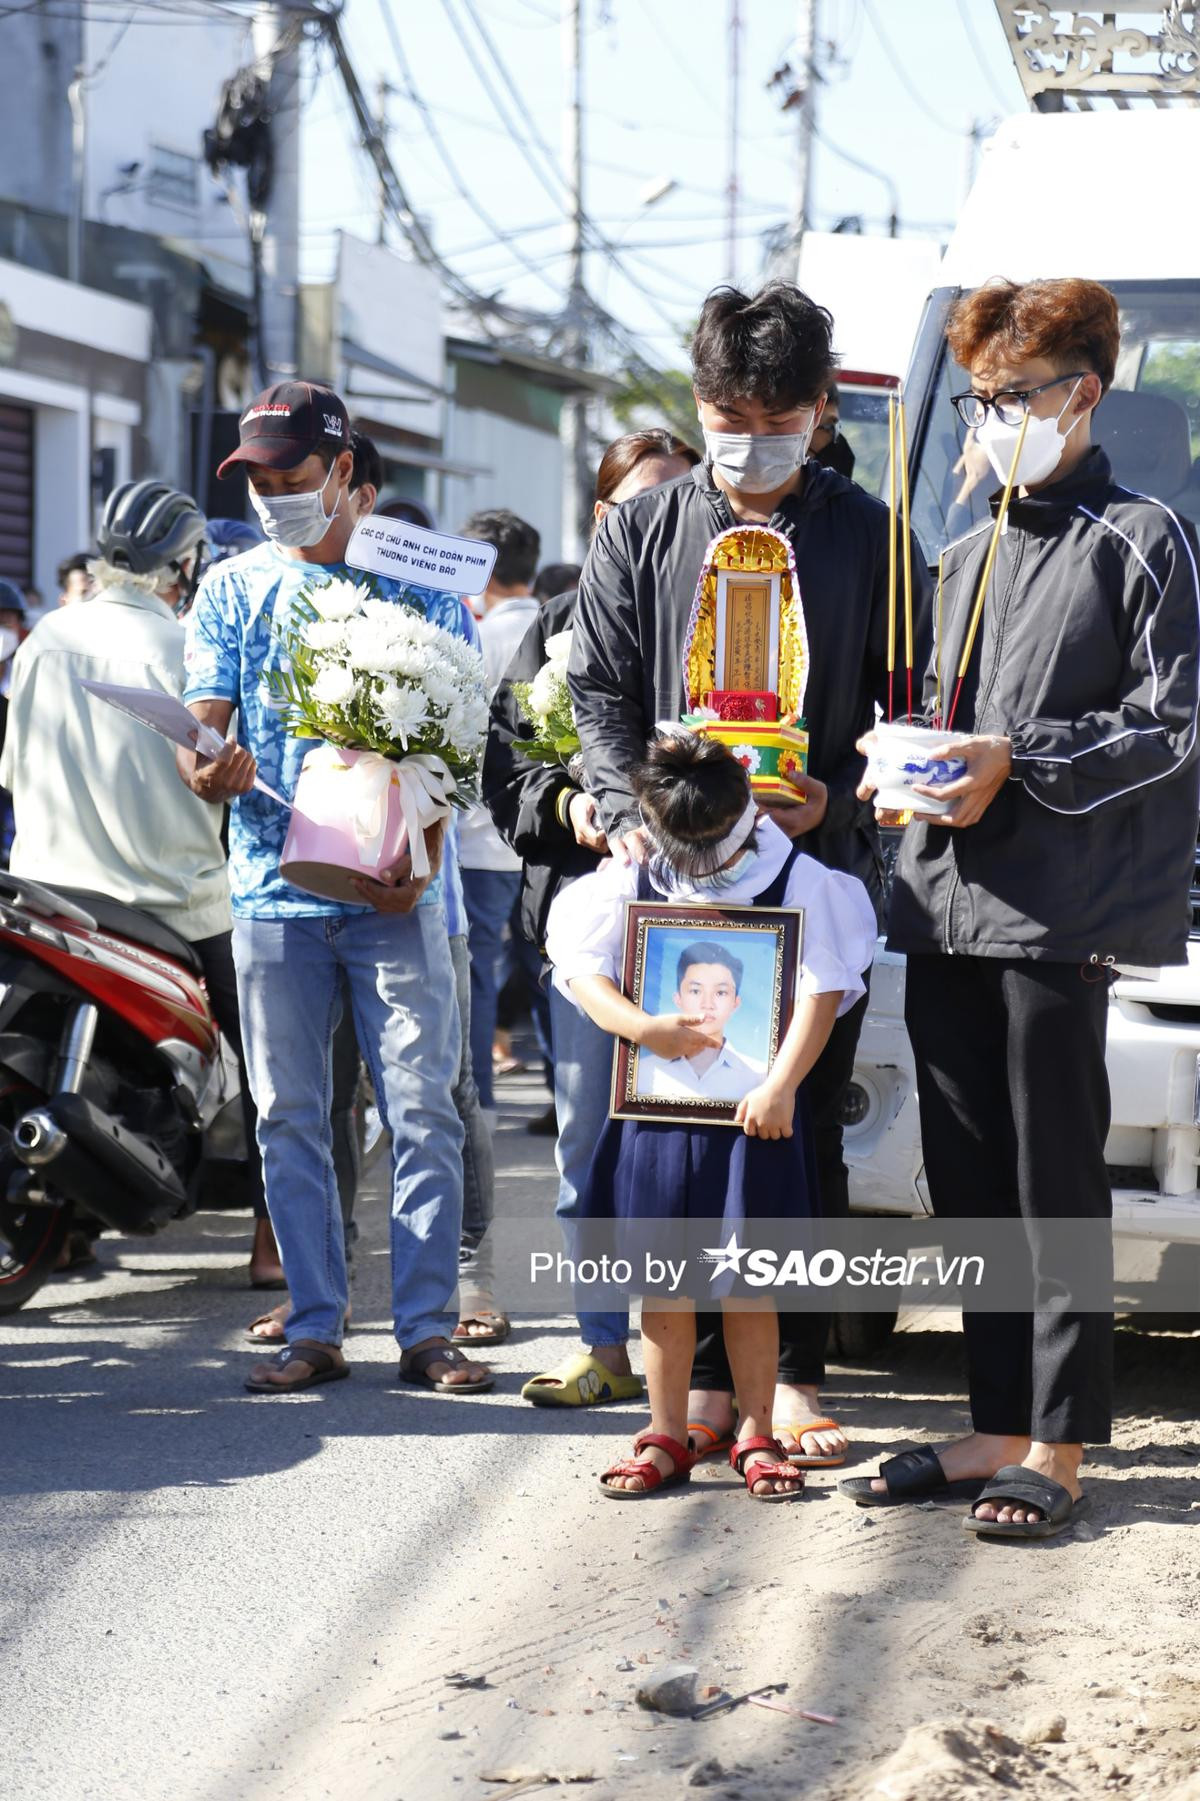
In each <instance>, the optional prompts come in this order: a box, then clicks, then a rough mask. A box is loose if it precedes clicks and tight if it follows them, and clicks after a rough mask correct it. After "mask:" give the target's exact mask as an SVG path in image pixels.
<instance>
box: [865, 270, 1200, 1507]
mask: <svg viewBox="0 0 1200 1801" xmlns="http://www.w3.org/2000/svg"><path fill="white" fill-rule="evenodd" d="M1118 340H1119V319H1118V314H1117V306H1116V302H1115V300H1114V299H1113V296H1112V295H1111V294H1110V293H1109V292H1108V290H1107V289H1106V288H1103V287H1100V286H1099V285H1098V284H1097V283H1095V282H1089V281H1078V280H1072V281H1041V282H1029V283H1027V284H1025V285H1023V286H1016V285H1014V284H1013V283H1011V282H998V283H993V284H989V285H988V286H987V287H984V288H981V289H979V290H978V291H977V292H976V293H974V294H972V295H970V296H968V297H967V298H966V299H965V300H963V301H962V302H960V304H959V306H958V307H957V309H956V311H955V313H954V315H953V316H952V318H951V322H950V327H949V342H950V348H951V350H952V351H953V353H954V355H955V357H956V358H957V360H958V361H959V363H960V364H961V365H962V366H963V368H965V369H967V370H969V372H970V378H971V381H970V391H969V392H967V393H964V394H961V395H959V396H957V397H956V398H955V405H956V406H957V407H958V409H959V412H960V415H961V417H962V419H963V421H964V423H965V424H967V425H968V426H970V427H972V428H973V430H974V432H975V435H976V439H977V441H978V443H979V444H980V445H981V446H982V448H983V449H984V450H985V451H986V452H987V455H988V457H989V459H990V461H991V462H992V465H993V468H994V470H995V473H996V477H997V479H998V480H1003V479H1005V478H1006V477H1007V476H1008V473H1009V469H1010V466H1011V463H1012V458H1013V455H1014V452H1015V451H1016V449H1017V446H1018V439H1019V434H1020V431H1021V428H1022V421H1023V420H1024V418H1025V415H1026V412H1028V415H1029V422H1028V425H1027V426H1026V428H1025V438H1024V443H1023V444H1022V445H1021V454H1020V460H1019V463H1018V467H1017V471H1016V482H1017V484H1018V486H1017V487H1016V488H1015V489H1014V498H1013V502H1012V505H1011V507H1010V509H1009V512H1008V516H1007V522H1006V526H1005V529H1004V531H1003V533H1002V534H1001V535H1000V537H999V538H998V540H997V547H998V554H997V559H996V564H995V568H994V571H993V573H992V577H991V581H990V584H989V587H988V590H987V594H986V600H985V605H984V610H983V615H982V620H983V623H982V628H981V630H980V631H979V634H978V640H977V642H976V644H975V646H974V649H973V652H972V655H971V660H970V663H969V665H968V669H967V673H966V678H965V680H964V683H963V690H962V696H961V699H960V701H959V704H958V709H957V715H956V717H954V718H953V719H952V720H948V721H947V722H946V723H947V724H948V725H950V724H952V725H953V726H954V727H955V728H956V729H958V730H960V731H966V732H968V733H970V734H971V737H970V739H969V741H968V742H967V743H966V744H965V745H960V746H958V747H956V751H955V754H956V755H958V756H962V757H965V759H966V762H967V773H966V774H965V776H964V777H963V778H962V779H961V780H960V781H959V782H957V783H955V784H952V785H950V786H948V787H944V788H941V789H939V790H938V793H939V794H940V795H941V796H942V797H943V798H950V799H951V800H952V801H953V808H952V811H951V812H950V813H949V814H948V815H947V816H946V817H944V818H938V819H934V818H933V817H931V816H928V817H927V816H922V815H920V814H918V815H917V819H916V821H915V822H914V823H913V824H912V825H911V826H910V827H909V829H908V831H907V833H906V835H905V840H904V844H903V848H902V850H901V855H900V862H899V867H898V870H897V876H896V884H895V889H894V892H893V899H892V916H891V933H890V938H889V943H890V945H891V946H892V947H893V948H894V949H896V950H901V951H906V952H907V953H908V977H907V999H906V1008H905V1011H906V1019H907V1024H908V1029H909V1034H910V1036H911V1038H912V1044H913V1051H914V1055H915V1058H916V1064H917V1083H918V1090H919V1094H920V1107H921V1130H922V1138H923V1141H924V1151H925V1172H926V1177H927V1180H928V1183H929V1191H930V1196H931V1199H932V1202H933V1206H934V1209H935V1211H937V1212H938V1213H942V1214H946V1215H954V1216H958V1217H964V1216H965V1217H970V1218H987V1219H1012V1220H1018V1219H1020V1220H1023V1221H1024V1233H1023V1234H1022V1241H1023V1242H1027V1243H1028V1246H1029V1250H1030V1253H1031V1255H1032V1262H1033V1268H1034V1272H1035V1275H1036V1278H1037V1282H1038V1287H1037V1288H1036V1289H1035V1291H1034V1294H1035V1300H1036V1299H1038V1298H1040V1297H1042V1296H1046V1297H1048V1298H1051V1300H1052V1301H1055V1300H1056V1301H1057V1303H1058V1310H1055V1308H1054V1306H1053V1305H1051V1306H1050V1307H1048V1308H1046V1309H1045V1310H1039V1311H1036V1312H1034V1313H1033V1314H1030V1313H1028V1312H1025V1313H1012V1314H997V1313H979V1312H971V1311H970V1310H968V1311H967V1313H966V1315H965V1318H964V1331H965V1336H966V1346H967V1356H968V1363H969V1370H970V1397H971V1415H972V1423H973V1425H974V1428H975V1429H974V1432H973V1433H972V1434H971V1435H970V1436H969V1437H967V1438H965V1439H962V1440H959V1441H957V1442H955V1443H953V1444H951V1445H947V1446H946V1447H944V1448H943V1449H942V1450H941V1451H940V1452H939V1453H938V1454H937V1455H936V1456H935V1455H934V1454H933V1453H932V1452H926V1453H919V1454H916V1455H918V1456H919V1457H920V1458H921V1460H922V1466H921V1467H920V1468H917V1467H916V1466H915V1464H913V1462H912V1459H913V1457H914V1454H913V1453H906V1454H905V1458H907V1460H908V1461H907V1462H906V1461H905V1458H901V1459H896V1460H894V1463H893V1465H892V1466H890V1475H891V1487H892V1492H893V1495H896V1494H901V1495H902V1496H903V1498H905V1499H920V1498H921V1496H922V1495H927V1494H930V1493H934V1492H938V1491H939V1490H941V1491H943V1492H944V1487H945V1483H946V1482H947V1481H949V1482H951V1483H955V1484H957V1485H959V1491H960V1492H963V1493H967V1492H969V1489H968V1485H969V1484H973V1487H974V1491H975V1492H976V1493H977V1492H978V1491H979V1489H980V1487H981V1481H980V1479H981V1478H994V1480H991V1481H990V1482H989V1484H988V1487H987V1489H986V1490H985V1491H984V1494H983V1497H982V1498H981V1499H978V1500H977V1501H976V1502H975V1506H974V1508H973V1510H972V1513H971V1514H970V1515H969V1516H968V1519H967V1522H966V1523H967V1524H968V1525H969V1526H970V1527H971V1528H972V1529H973V1530H976V1531H980V1530H982V1531H984V1532H986V1533H987V1534H988V1535H989V1536H994V1535H998V1534H1003V1535H1005V1536H1008V1537H1034V1536H1036V1537H1044V1536H1048V1535H1049V1534H1050V1533H1051V1532H1054V1531H1057V1530H1061V1528H1062V1526H1063V1525H1064V1524H1065V1523H1066V1522H1067V1521H1068V1520H1069V1519H1070V1517H1071V1515H1072V1512H1073V1510H1074V1505H1075V1503H1076V1502H1077V1501H1078V1499H1079V1496H1080V1485H1079V1478H1078V1471H1079V1465H1080V1463H1081V1461H1082V1457H1083V1445H1084V1443H1085V1441H1086V1442H1093V1443H1103V1442H1105V1441H1106V1440H1107V1438H1108V1436H1109V1430H1110V1423H1111V1413H1110V1410H1111V1361H1112V1318H1111V1314H1110V1313H1098V1312H1090V1313H1089V1312H1082V1311H1080V1312H1069V1311H1064V1310H1062V1307H1061V1302H1062V1297H1063V1292H1064V1288H1065V1290H1066V1291H1067V1292H1068V1293H1069V1290H1070V1286H1071V1282H1070V1278H1071V1276H1072V1274H1073V1273H1074V1274H1078V1273H1079V1264H1080V1260H1081V1258H1082V1256H1083V1253H1084V1248H1085V1244H1086V1248H1087V1249H1088V1250H1089V1251H1090V1253H1091V1255H1092V1259H1093V1265H1094V1263H1095V1259H1096V1255H1097V1252H1099V1253H1100V1255H1101V1256H1102V1259H1103V1261H1104V1263H1105V1264H1108V1263H1109V1260H1110V1252H1111V1244H1110V1234H1109V1228H1108V1225H1107V1221H1108V1219H1109V1218H1110V1216H1111V1211H1112V1200H1111V1194H1110V1189H1109V1182H1108V1176H1107V1172H1106V1169H1105V1163H1104V1144H1105V1138H1106V1136H1107V1132H1108V1123H1109V1101H1108V1081H1107V1074H1106V1070H1105V1061H1104V1038H1105V1022H1106V1016H1107V1011H1108V987H1109V982H1110V980H1111V976H1112V972H1113V971H1114V970H1115V969H1117V968H1119V967H1120V966H1122V965H1125V964H1135V965H1160V964H1164V963H1182V962H1183V961H1184V960H1185V957H1186V943H1187V932H1188V923H1189V909H1188V886H1189V881H1190V877H1191V871H1192V867H1193V859H1194V855H1195V844H1196V823H1197V805H1198V795H1197V784H1198V774H1200V766H1198V764H1197V758H1196V709H1197V700H1198V686H1197V682H1198V656H1200V626H1198V609H1200V583H1198V581H1197V553H1196V542H1195V534H1194V532H1193V530H1192V528H1191V526H1190V525H1187V524H1185V523H1183V522H1181V521H1180V520H1179V519H1177V518H1176V517H1175V516H1174V514H1172V513H1171V512H1170V511H1169V510H1168V509H1167V508H1166V507H1165V506H1163V505H1162V504H1161V503H1160V502H1159V501H1156V500H1153V499H1151V498H1148V497H1147V496H1145V495H1139V494H1133V493H1130V492H1129V490H1128V489H1125V488H1121V487H1119V486H1117V484H1116V483H1115V482H1114V481H1113V478H1112V470H1111V468H1110V466H1109V462H1108V458H1107V457H1106V456H1105V454H1104V452H1103V451H1102V450H1100V449H1099V448H1097V447H1095V446H1093V445H1092V444H1091V442H1090V422H1091V415H1092V412H1093V411H1094V409H1095V407H1096V406H1097V404H1098V403H1099V402H1100V400H1101V399H1102V397H1103V395H1104V394H1105V392H1106V391H1107V389H1108V387H1109V385H1110V383H1111V381H1112V378H1113V371H1114V366H1115V361H1116V353H1117V347H1118ZM997 504H998V502H997V499H995V498H994V499H993V501H992V506H993V510H994V509H995V508H996V506H997ZM991 530H992V528H991V524H990V523H988V524H986V525H984V526H980V527H978V528H977V529H976V530H975V531H974V532H973V533H969V534H968V535H967V536H966V537H965V538H962V539H960V540H959V541H958V543H957V544H955V545H953V546H951V548H950V549H949V550H948V551H947V552H946V555H945V593H944V619H945V642H944V644H943V646H942V651H941V656H940V659H938V661H939V662H940V665H941V667H942V669H944V670H946V671H951V672H956V671H957V669H958V667H959V664H960V661H961V658H962V654H963V651H964V648H965V645H966V642H967V636H968V626H969V619H970V616H971V614H972V612H973V610H974V602H975V597H976V591H977V588H978V585H979V581H980V576H981V573H982V569H983V565H984V559H985V556H986V552H987V546H988V542H989V538H990V536H991ZM934 686H935V684H934V682H933V681H932V680H931V681H930V682H928V683H927V685H926V700H927V702H928V703H929V705H930V708H931V711H936V710H937V704H938V703H937V701H936V699H935V694H934ZM943 704H944V703H943ZM865 791H866V790H865V789H864V792H865ZM925 792H927V793H930V792H932V791H931V790H925ZM1060 1219H1066V1220H1070V1221H1072V1222H1084V1223H1083V1224H1081V1225H1079V1226H1078V1228H1077V1236H1076V1238H1075V1241H1074V1243H1073V1244H1071V1245H1069V1248H1068V1250H1067V1254H1066V1257H1065V1258H1064V1256H1063V1253H1062V1250H1061V1248H1055V1247H1056V1246H1057V1247H1061V1244H1062V1235H1061V1232H1060V1231H1059V1229H1057V1228H1055V1227H1054V1226H1053V1225H1051V1224H1048V1222H1052V1221H1055V1220H1060ZM1086 1222H1092V1224H1091V1225H1090V1227H1089V1225H1088V1224H1087V1223H1086ZM1097 1228H1098V1229H1097ZM1068 1262H1069V1263H1070V1265H1071V1267H1070V1268H1068V1267H1067V1263H1068ZM1101 1273H1104V1272H1101ZM1056 1276H1057V1278H1058V1283H1057V1287H1056ZM900 1466H902V1467H900ZM1014 1466H1020V1467H1014ZM888 1473H889V1466H888V1465H885V1466H884V1474H882V1475H881V1477H880V1478H879V1480H878V1481H877V1482H876V1483H875V1484H874V1487H875V1488H876V1489H877V1490H879V1491H883V1490H884V1489H885V1488H887V1487H888V1486H889V1484H888Z"/></svg>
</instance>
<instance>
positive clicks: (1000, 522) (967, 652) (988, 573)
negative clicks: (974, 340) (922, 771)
mask: <svg viewBox="0 0 1200 1801" xmlns="http://www.w3.org/2000/svg"><path fill="white" fill-rule="evenodd" d="M1028 430H1029V413H1028V410H1026V413H1025V417H1024V419H1023V420H1022V421H1021V430H1020V434H1019V436H1018V438H1017V447H1016V449H1015V450H1014V451H1013V460H1012V465H1011V467H1010V468H1009V471H1008V480H1007V481H1006V482H1005V484H1004V493H1003V494H1002V495H1001V497H1000V505H999V507H998V508H997V510H996V523H995V525H993V527H992V535H991V538H990V540H989V542H988V547H987V555H986V557H985V558H984V559H983V569H982V571H981V573H980V577H979V588H978V591H977V593H976V595H975V605H974V607H973V608H972V609H971V623H970V625H969V626H968V627H967V641H966V643H965V644H964V645H963V653H962V656H961V657H960V658H959V662H958V680H957V682H956V683H955V686H954V699H953V700H952V701H951V703H950V716H949V718H948V719H947V720H946V730H947V731H948V732H949V731H952V730H953V729H954V715H955V714H956V713H957V711H958V699H959V695H960V694H961V693H962V685H963V677H964V676H965V675H966V673H967V665H968V663H969V662H970V661H971V652H972V651H973V650H974V648H975V634H976V632H977V631H978V630H979V621H980V619H981V618H982V617H983V597H984V595H985V594H986V593H987V587H988V583H989V582H990V581H991V579H992V568H993V566H994V564H995V561H996V546H997V545H998V544H999V542H1000V533H1001V531H1002V530H1003V527H1004V521H1005V518H1006V517H1007V514H1008V503H1009V501H1010V500H1011V499H1012V491H1013V485H1014V483H1015V481H1016V478H1017V464H1018V463H1019V462H1020V461H1021V447H1022V445H1023V444H1024V442H1025V433H1026V432H1027V431H1028Z"/></svg>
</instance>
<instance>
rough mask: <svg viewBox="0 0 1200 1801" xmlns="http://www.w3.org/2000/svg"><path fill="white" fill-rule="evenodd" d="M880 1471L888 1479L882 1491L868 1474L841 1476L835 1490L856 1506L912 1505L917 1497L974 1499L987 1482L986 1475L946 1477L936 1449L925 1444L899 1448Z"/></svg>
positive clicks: (919, 1499)
mask: <svg viewBox="0 0 1200 1801" xmlns="http://www.w3.org/2000/svg"><path fill="white" fill-rule="evenodd" d="M879 1474H880V1475H881V1476H882V1477H883V1480H884V1481H885V1482H886V1483H887V1488H886V1490H884V1491H882V1492H881V1491H880V1490H879V1489H877V1488H872V1487H871V1483H872V1481H873V1480H874V1478H873V1477H871V1476H844V1477H843V1478H842V1480H841V1481H840V1482H839V1483H838V1493H839V1494H842V1495H845V1496H846V1498H847V1500H849V1501H854V1502H856V1503H857V1504H858V1506H859V1507H911V1506H913V1505H914V1503H916V1502H918V1501H974V1500H976V1499H978V1497H979V1495H980V1493H981V1492H982V1490H983V1488H984V1486H985V1484H986V1482H987V1477H986V1476H967V1477H963V1478H961V1479H960V1480H958V1481H955V1482H951V1481H949V1480H948V1479H947V1476H946V1472H945V1470H944V1469H943V1468H942V1465H941V1462H940V1460H939V1458H938V1454H937V1452H936V1451H934V1450H932V1449H931V1448H930V1447H929V1446H928V1445H914V1446H912V1447H911V1448H910V1449H909V1450H907V1451H898V1452H897V1453H896V1455H895V1456H894V1457H889V1458H888V1459H887V1461H886V1463H881V1464H880V1466H879Z"/></svg>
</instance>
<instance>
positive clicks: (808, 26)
mask: <svg viewBox="0 0 1200 1801" xmlns="http://www.w3.org/2000/svg"><path fill="white" fill-rule="evenodd" d="M816 43H817V0H799V4H798V7H797V12H796V73H797V76H798V77H799V81H800V93H799V99H798V103H797V105H796V106H795V107H794V109H793V110H794V111H795V114H796V223H795V227H794V234H793V238H794V241H793V251H794V255H795V257H796V259H797V262H798V260H799V256H800V246H801V244H802V243H803V241H804V234H805V232H806V231H807V230H808V221H809V212H810V210H811V194H812V146H813V132H814V131H815V129H816V124H817V65H816ZM795 267H796V264H795V263H794V264H793V269H794V268H795Z"/></svg>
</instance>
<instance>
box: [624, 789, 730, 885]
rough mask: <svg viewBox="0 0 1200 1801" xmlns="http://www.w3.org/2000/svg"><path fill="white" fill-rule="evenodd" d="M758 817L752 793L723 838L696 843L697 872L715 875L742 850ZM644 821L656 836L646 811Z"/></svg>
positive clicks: (643, 816)
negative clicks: (734, 823) (736, 820)
mask: <svg viewBox="0 0 1200 1801" xmlns="http://www.w3.org/2000/svg"><path fill="white" fill-rule="evenodd" d="M757 819H758V802H757V801H756V800H755V799H754V796H753V795H751V797H750V799H749V800H748V801H747V802H746V806H745V810H744V811H743V812H742V814H741V815H740V817H739V819H738V822H737V824H736V825H735V826H734V827H733V828H732V830H730V831H728V832H727V833H726V834H725V836H724V837H723V838H719V839H717V840H716V841H715V842H709V843H705V844H703V845H699V844H698V845H696V847H695V849H696V852H697V866H696V873H697V874H701V873H702V874H705V875H715V874H716V872H717V870H718V869H720V868H721V866H722V864H724V863H727V862H728V861H729V859H730V857H732V856H733V854H734V852H735V851H739V850H741V848H742V846H743V844H745V842H746V839H747V838H748V837H749V835H750V833H751V831H752V830H753V829H754V825H755V823H756V821H757ZM642 823H643V825H644V826H645V827H646V830H647V831H648V832H649V833H650V836H651V838H654V827H653V825H652V824H651V823H650V821H649V820H648V819H647V818H646V816H645V814H644V813H643V814H642ZM657 842H658V841H657V839H655V843H656V844H657ZM661 848H662V847H661V846H659V849H660V850H661Z"/></svg>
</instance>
